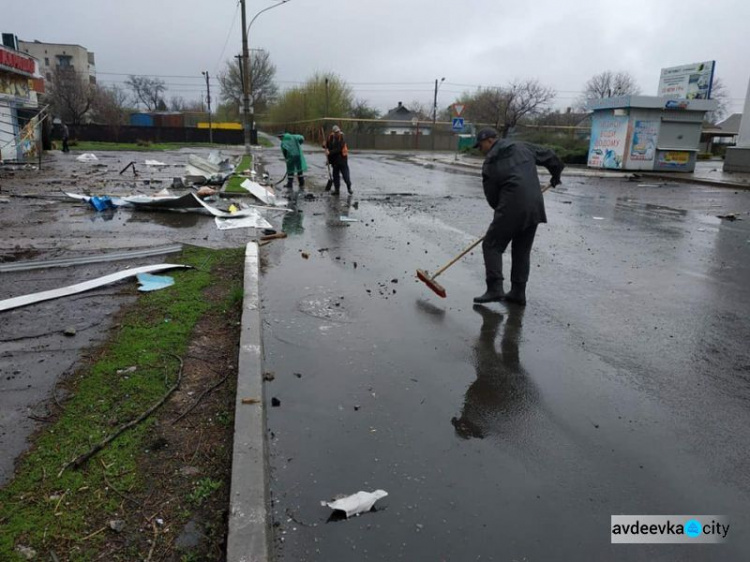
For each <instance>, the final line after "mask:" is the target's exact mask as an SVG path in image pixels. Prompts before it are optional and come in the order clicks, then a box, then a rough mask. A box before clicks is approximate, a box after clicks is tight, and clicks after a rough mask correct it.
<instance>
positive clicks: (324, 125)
mask: <svg viewBox="0 0 750 562" xmlns="http://www.w3.org/2000/svg"><path fill="white" fill-rule="evenodd" d="M328 111H329V109H328V78H326V114H325V117H328ZM325 128H326V121H325V119H323V131H325Z"/></svg>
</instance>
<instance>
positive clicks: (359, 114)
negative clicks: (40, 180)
mask: <svg viewBox="0 0 750 562" xmlns="http://www.w3.org/2000/svg"><path fill="white" fill-rule="evenodd" d="M351 116H352V117H353V118H354V119H367V120H374V119H378V118H379V117H380V111H378V110H377V109H375V108H374V107H371V106H370V105H369V104H368V103H367V102H366V101H365V100H363V99H358V100H355V101H354V105H353V106H352V113H351ZM375 130H377V125H375V124H373V123H370V122H368V121H357V122H356V123H354V124H352V125H351V129H350V132H357V133H368V132H372V131H375Z"/></svg>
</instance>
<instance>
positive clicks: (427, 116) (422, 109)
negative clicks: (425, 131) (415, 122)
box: [406, 100, 432, 121]
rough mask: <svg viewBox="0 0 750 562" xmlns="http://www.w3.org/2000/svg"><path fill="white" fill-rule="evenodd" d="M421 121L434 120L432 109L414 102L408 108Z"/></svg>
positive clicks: (419, 102)
mask: <svg viewBox="0 0 750 562" xmlns="http://www.w3.org/2000/svg"><path fill="white" fill-rule="evenodd" d="M406 107H407V108H408V109H409V111H411V112H412V113H413V114H414V115H415V116H416V117H417V119H419V120H420V121H428V120H429V121H431V120H432V107H431V106H428V105H427V104H425V103H422V102H421V101H417V100H414V101H412V102H411V103H409V104H407V106H406Z"/></svg>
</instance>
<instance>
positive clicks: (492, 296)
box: [474, 279, 505, 304]
mask: <svg viewBox="0 0 750 562" xmlns="http://www.w3.org/2000/svg"><path fill="white" fill-rule="evenodd" d="M504 296H505V291H503V280H502V279H496V280H494V281H487V292H486V293H484V294H483V295H480V296H478V297H474V302H475V303H478V304H482V303H485V302H497V301H500V300H503V297H504Z"/></svg>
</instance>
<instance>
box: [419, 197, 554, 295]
mask: <svg viewBox="0 0 750 562" xmlns="http://www.w3.org/2000/svg"><path fill="white" fill-rule="evenodd" d="M551 187H552V185H551V184H550V185H547V186H545V187H544V188H542V193H544V192H545V191H547V190H548V189H550V188H551ZM482 240H484V236H482V237H481V238H480V239H479V240H477V241H476V242H473V243H472V244H471V246H469V247H468V248H466V249H465V250H464V251H463V252H461V253H460V254H458V255H457V256H456V257H455V258H453V259H452V260H451V261H449V262H448V263H447V264H445V265H444V266H443V267H441V268H440V269H438V270H437V271H436V272H435V274H434V275H430V274H429V272H427V270H425V269H417V278H418V279H419V280H420V281H422V282H423V283H424V284H425V285H427V286H428V287H429V288H430V289H432V292H434V293H435V294H436V295H437V296H439V297H441V298H445V297H446V292H445V288H444V287H443V286H442V285H441V284H440V283H438V282H437V281H435V279H436V278H437V276H438V275H440V274H441V273H443V272H444V271H445V270H446V269H448V268H449V267H450V266H452V265H453V264H454V263H456V262H457V261H458V260H460V259H461V258H462V257H464V256H465V255H466V254H468V253H469V252H471V251H472V250H473V249H474V248H476V247H477V246H478V245H479V244H480V243H481V242H482Z"/></svg>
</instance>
